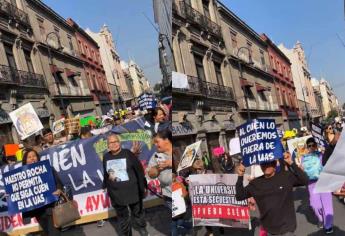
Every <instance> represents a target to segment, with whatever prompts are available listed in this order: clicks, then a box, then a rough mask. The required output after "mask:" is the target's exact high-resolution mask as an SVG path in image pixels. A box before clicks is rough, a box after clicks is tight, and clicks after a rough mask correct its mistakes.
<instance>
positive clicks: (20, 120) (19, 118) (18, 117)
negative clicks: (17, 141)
mask: <svg viewBox="0 0 345 236" xmlns="http://www.w3.org/2000/svg"><path fill="white" fill-rule="evenodd" d="M9 116H10V118H11V120H12V122H13V124H14V127H16V130H17V132H18V134H19V136H20V138H21V139H22V140H24V139H26V138H27V137H30V136H31V135H33V134H35V133H37V132H39V131H40V130H41V129H43V125H42V123H41V121H40V119H39V118H38V116H37V114H36V112H35V109H34V108H33V106H32V105H31V103H27V104H25V105H24V106H21V107H19V108H18V109H17V110H14V111H12V112H11V113H10V114H9Z"/></svg>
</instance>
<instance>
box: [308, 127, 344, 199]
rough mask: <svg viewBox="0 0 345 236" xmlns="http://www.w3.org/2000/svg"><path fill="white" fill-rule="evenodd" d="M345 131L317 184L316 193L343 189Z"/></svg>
mask: <svg viewBox="0 0 345 236" xmlns="http://www.w3.org/2000/svg"><path fill="white" fill-rule="evenodd" d="M344 150H345V132H341V134H340V137H339V140H338V142H337V145H336V146H335V148H334V151H333V153H332V155H331V156H330V158H329V159H328V161H327V163H326V165H325V166H324V167H323V170H322V172H321V174H320V176H319V179H318V181H317V182H316V185H315V190H314V191H315V192H316V193H327V192H333V191H336V190H339V189H341V187H342V186H343V184H344V183H345V162H344Z"/></svg>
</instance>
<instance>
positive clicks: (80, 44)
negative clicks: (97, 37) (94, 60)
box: [78, 40, 85, 55]
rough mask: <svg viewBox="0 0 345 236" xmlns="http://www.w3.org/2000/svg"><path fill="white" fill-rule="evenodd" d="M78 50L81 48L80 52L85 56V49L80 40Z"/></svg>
mask: <svg viewBox="0 0 345 236" xmlns="http://www.w3.org/2000/svg"><path fill="white" fill-rule="evenodd" d="M78 48H79V51H80V52H81V53H82V54H84V55H85V52H84V48H83V45H82V43H81V41H80V40H78Z"/></svg>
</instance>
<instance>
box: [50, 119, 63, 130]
mask: <svg viewBox="0 0 345 236" xmlns="http://www.w3.org/2000/svg"><path fill="white" fill-rule="evenodd" d="M64 130H65V118H62V119H60V120H57V121H54V123H53V130H52V131H53V134H58V133H61V132H62V131H64Z"/></svg>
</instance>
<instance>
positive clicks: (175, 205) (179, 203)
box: [171, 188, 186, 217]
mask: <svg viewBox="0 0 345 236" xmlns="http://www.w3.org/2000/svg"><path fill="white" fill-rule="evenodd" d="M185 212H186V202H185V201H184V199H183V197H182V189H181V188H179V189H177V190H175V191H173V192H172V212H171V214H172V217H175V216H178V215H181V214H183V213H185Z"/></svg>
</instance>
